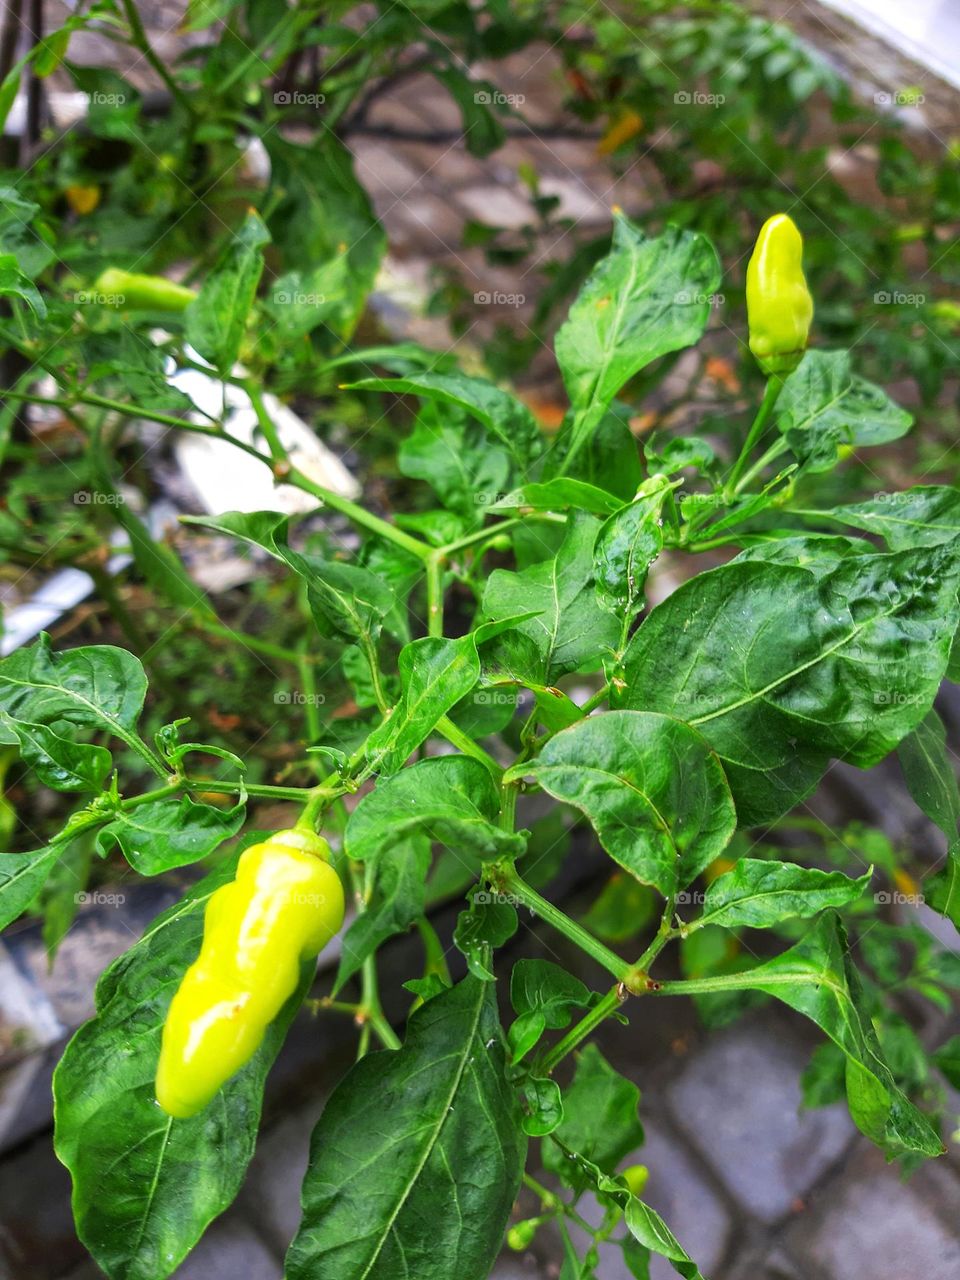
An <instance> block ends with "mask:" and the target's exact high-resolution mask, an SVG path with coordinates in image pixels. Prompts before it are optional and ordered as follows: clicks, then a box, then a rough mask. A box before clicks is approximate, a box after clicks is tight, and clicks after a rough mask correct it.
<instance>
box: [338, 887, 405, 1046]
mask: <svg viewBox="0 0 960 1280" xmlns="http://www.w3.org/2000/svg"><path fill="white" fill-rule="evenodd" d="M350 878H351V880H352V882H353V885H354V899H355V901H356V903H357V910H358V911H359V912H360V913H361V914H362V913H363V912H364V911H366V910H367V908H368V905H369V901H370V895H371V893H372V892H373V872H372V870H371V869H370V868H369V867H366V868H365V869H364V881H365V882H364V886H363V892H362V893H359V892H357V887H358V886H357V876H356V872H355V871H354V870H353V868H352V867H351V870H350ZM360 981H361V995H360V1006H361V1009H360V1013H359V1014H358V1016H359V1017H362V1018H363V1020H364V1025H365V1027H370V1028H372V1029H373V1030H374V1031H375V1032H376V1034H377V1037H378V1038H379V1040H380V1043H381V1044H382V1045H384V1047H385V1048H387V1049H399V1048H400V1039H399V1037H398V1036H397V1034H396V1032H395V1031H394V1029H393V1027H391V1025H390V1023H389V1022H388V1021H387V1019H386V1017H385V1015H384V1012H383V1007H382V1005H381V1004H380V984H379V980H378V978H377V957H376V954H375V953H373V954H371V955H369V956H367V958H366V960H364V962H363V965H362V967H361V969H360ZM368 1042H369V1036H368V1037H367V1040H366V1041H364V1040H363V1039H361V1048H362V1049H363V1050H364V1052H366V1044H367V1043H368ZM360 1056H363V1055H362V1054H361V1055H360Z"/></svg>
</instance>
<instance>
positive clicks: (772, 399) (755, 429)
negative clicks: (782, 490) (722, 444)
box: [723, 376, 783, 502]
mask: <svg viewBox="0 0 960 1280" xmlns="http://www.w3.org/2000/svg"><path fill="white" fill-rule="evenodd" d="M782 390H783V379H782V378H778V377H776V376H773V377H771V378H768V379H767V386H766V390H765V391H764V393H763V400H762V401H761V403H760V408H759V409H758V411H757V416H756V417H755V418H754V420H753V422H752V423H751V424H750V430H749V431H748V432H747V438H746V440H744V442H743V448H742V449H741V450H740V456H739V457H738V458H737V460H736V462H735V463H734V464H733V469H732V471H731V472H730V474H729V476H728V477H727V483H726V484H725V485H724V489H723V492H724V496H725V498H726V500H727V501H728V502H729V501H730V499H731V498H732V497H733V496H734V495H735V494H736V493H738V492H739V489H738V488H737V482H738V481H739V479H740V477H741V475H742V474H743V471H744V468H745V467H746V465H747V462H748V460H749V458H750V454H751V453H752V452H753V447H754V445H755V444H756V443H757V441H758V440H759V439H760V437H761V436H762V435H763V433H764V431H765V430H766V428H767V423H768V422H769V421H770V415H771V414H772V413H773V406H774V405H775V404H776V403H777V397H778V396H779V395H780V392H781V391H782Z"/></svg>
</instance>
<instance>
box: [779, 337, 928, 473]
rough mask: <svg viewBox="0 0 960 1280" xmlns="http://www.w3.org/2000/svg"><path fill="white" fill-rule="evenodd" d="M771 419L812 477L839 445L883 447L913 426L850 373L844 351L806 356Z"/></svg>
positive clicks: (878, 390) (878, 392) (874, 388)
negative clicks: (775, 420) (812, 473)
mask: <svg viewBox="0 0 960 1280" xmlns="http://www.w3.org/2000/svg"><path fill="white" fill-rule="evenodd" d="M776 419H777V427H778V428H779V430H780V431H781V432H782V434H783V435H784V436H785V437H786V441H787V444H788V445H789V446H790V448H791V450H792V451H793V453H794V454H795V455H796V457H797V458H799V459H800V461H801V462H802V463H804V464H805V465H806V466H807V468H808V469H809V470H811V471H827V470H829V469H830V468H831V467H832V466H833V465H834V463H835V462H836V460H837V450H838V448H839V447H840V446H841V445H874V444H885V443H886V442H887V441H889V440H898V439H899V438H900V437H901V436H902V435H905V434H906V432H908V431H909V430H910V427H911V426H912V425H913V418H912V417H911V416H910V414H909V413H907V411H906V409H901V408H900V406H899V405H897V404H894V402H893V401H892V400H891V399H890V397H889V396H888V395H887V393H886V392H885V391H884V390H883V389H882V388H881V387H878V386H875V385H874V383H872V382H868V381H867V380H866V378H861V377H859V376H858V375H857V374H855V373H854V372H853V371H852V370H851V368H850V353H849V352H847V351H808V352H807V354H806V355H805V356H804V357H803V360H802V361H801V362H800V364H799V366H798V367H797V368H796V369H795V370H794V372H793V373H791V374H790V376H789V377H788V378H787V379H786V381H785V382H784V384H783V391H782V392H781V393H780V397H779V399H778V400H777V405H776Z"/></svg>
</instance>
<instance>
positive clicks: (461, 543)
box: [436, 511, 566, 560]
mask: <svg viewBox="0 0 960 1280" xmlns="http://www.w3.org/2000/svg"><path fill="white" fill-rule="evenodd" d="M528 520H543V521H545V522H547V523H548V524H564V523H565V522H566V516H561V515H558V514H557V513H556V512H554V511H530V512H528V513H527V514H526V515H523V516H511V517H510V519H509V520H501V521H500V523H499V524H491V525H487V527H486V528H485V529H477V530H476V531H475V532H474V533H468V534H467V535H466V536H465V537H463V538H457V539H456V541H455V542H448V543H447V544H446V546H443V547H439V548H438V549H437V553H436V554H437V556H438V557H439V558H440V559H441V560H448V559H449V558H450V556H452V555H453V554H454V553H455V552H457V551H463V550H464V548H466V547H472V546H473V545H474V544H475V543H477V542H484V541H485V540H486V539H487V538H496V537H497V536H498V535H499V534H501V533H506V532H507V530H508V529H514V528H516V526H517V525H521V524H525V523H526V522H527V521H528Z"/></svg>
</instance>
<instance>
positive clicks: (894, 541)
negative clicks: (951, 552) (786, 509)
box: [816, 485, 960, 551]
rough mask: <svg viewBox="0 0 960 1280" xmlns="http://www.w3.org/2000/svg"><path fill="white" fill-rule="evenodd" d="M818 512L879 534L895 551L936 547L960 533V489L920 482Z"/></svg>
mask: <svg viewBox="0 0 960 1280" xmlns="http://www.w3.org/2000/svg"><path fill="white" fill-rule="evenodd" d="M816 514H817V515H818V516H821V517H823V516H826V517H827V518H828V519H830V520H836V521H837V522H838V523H839V524H848V525H851V526H852V527H853V528H854V529H865V530H866V531H867V532H868V533H875V534H878V535H879V536H880V537H881V538H883V539H884V541H885V542H886V543H887V545H888V546H889V547H890V549H891V550H892V551H904V550H908V549H909V548H911V547H935V546H938V545H939V544H940V543H943V542H952V541H953V540H954V539H955V538H957V537H960V489H954V488H951V487H950V486H948V485H918V486H917V487H916V488H913V489H905V490H903V492H902V493H880V494H877V496H876V497H875V498H873V499H872V500H871V501H870V502H857V503H853V504H851V505H850V506H848V507H834V508H833V510H832V511H820V512H817V513H816Z"/></svg>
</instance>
